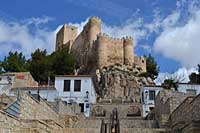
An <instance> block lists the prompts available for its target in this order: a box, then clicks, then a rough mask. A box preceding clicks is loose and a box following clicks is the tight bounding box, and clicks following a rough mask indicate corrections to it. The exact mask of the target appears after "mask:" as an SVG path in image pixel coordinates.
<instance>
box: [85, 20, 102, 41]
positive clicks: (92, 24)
mask: <svg viewBox="0 0 200 133" xmlns="http://www.w3.org/2000/svg"><path fill="white" fill-rule="evenodd" d="M87 30H88V31H87V32H88V39H89V41H90V42H93V41H95V40H96V39H97V35H98V34H99V33H100V32H101V19H100V18H98V17H91V18H90V19H89V22H88V29H87Z"/></svg>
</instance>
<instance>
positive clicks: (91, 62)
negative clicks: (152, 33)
mask: <svg viewBox="0 0 200 133" xmlns="http://www.w3.org/2000/svg"><path fill="white" fill-rule="evenodd" d="M68 27H69V28H66V29H69V30H70V31H67V32H64V28H62V29H61V30H60V31H59V32H58V34H57V39H56V50H57V49H58V48H57V47H62V46H60V45H67V48H68V49H69V51H70V52H71V53H72V54H73V55H74V57H75V59H76V61H77V64H78V66H79V67H80V68H81V69H88V67H89V68H93V69H102V68H103V67H107V66H110V65H115V64H120V65H127V66H133V64H137V65H138V66H140V67H141V69H142V70H143V72H146V60H145V58H143V57H142V58H141V59H139V58H138V60H137V61H136V62H135V58H134V44H133V38H131V37H125V38H112V37H109V36H108V35H106V34H103V33H101V20H100V19H99V18H98V17H91V18H90V19H89V21H88V23H87V24H86V25H85V26H84V27H83V30H82V32H81V33H80V34H79V35H78V36H77V37H76V38H75V35H76V34H75V33H77V32H75V31H76V30H75V31H72V30H71V28H70V26H68ZM60 34H62V35H60ZM67 34H69V35H67ZM67 42H68V44H67ZM60 43H63V44H60ZM81 69H80V70H81ZM91 71H92V70H90V72H89V73H90V74H91V73H92V72H91ZM93 72H94V71H93Z"/></svg>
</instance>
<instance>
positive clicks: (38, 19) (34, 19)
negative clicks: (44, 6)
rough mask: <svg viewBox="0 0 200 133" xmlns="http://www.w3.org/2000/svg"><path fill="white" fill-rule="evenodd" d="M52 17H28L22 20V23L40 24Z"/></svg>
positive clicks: (50, 19)
mask: <svg viewBox="0 0 200 133" xmlns="http://www.w3.org/2000/svg"><path fill="white" fill-rule="evenodd" d="M53 19H54V18H52V17H49V16H44V17H32V18H28V19H25V20H23V23H24V24H27V25H30V24H34V25H36V26H37V25H40V24H46V23H48V22H49V21H52V20H53Z"/></svg>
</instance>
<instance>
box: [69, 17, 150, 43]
mask: <svg viewBox="0 0 200 133" xmlns="http://www.w3.org/2000/svg"><path fill="white" fill-rule="evenodd" d="M88 20H89V18H87V19H86V20H85V21H82V22H80V23H69V25H74V26H76V27H77V28H78V33H80V32H81V31H82V30H83V27H84V25H85V24H86V23H87V22H88ZM102 21H103V20H102ZM142 25H143V20H142V19H138V20H136V21H133V20H127V21H126V22H125V23H124V24H123V25H119V26H116V25H113V26H110V25H108V24H106V23H104V22H102V32H103V33H106V34H108V35H109V36H110V37H116V38H122V37H126V36H131V37H133V38H134V42H135V45H137V40H139V39H142V38H144V37H145V36H146V35H147V32H146V30H145V29H140V28H141V27H142Z"/></svg>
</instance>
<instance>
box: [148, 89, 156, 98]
mask: <svg viewBox="0 0 200 133" xmlns="http://www.w3.org/2000/svg"><path fill="white" fill-rule="evenodd" d="M149 100H155V91H154V90H149Z"/></svg>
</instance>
